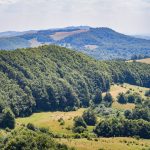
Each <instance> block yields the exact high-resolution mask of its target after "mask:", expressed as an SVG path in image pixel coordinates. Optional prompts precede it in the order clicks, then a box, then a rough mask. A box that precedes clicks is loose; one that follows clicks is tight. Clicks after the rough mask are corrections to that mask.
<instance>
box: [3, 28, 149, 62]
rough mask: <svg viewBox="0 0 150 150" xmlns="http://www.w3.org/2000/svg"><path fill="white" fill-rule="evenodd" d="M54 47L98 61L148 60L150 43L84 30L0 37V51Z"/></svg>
mask: <svg viewBox="0 0 150 150" xmlns="http://www.w3.org/2000/svg"><path fill="white" fill-rule="evenodd" d="M43 44H44V45H45V44H47V45H49V44H55V45H59V46H64V47H67V48H71V49H75V50H76V51H80V52H83V53H85V54H88V55H89V56H92V57H93V58H96V59H100V60H108V59H109V60H112V59H131V57H132V56H133V55H137V56H139V55H140V56H141V55H142V56H150V40H145V39H140V38H135V37H132V36H127V35H124V34H121V33H118V32H116V31H114V30H112V29H110V28H104V27H101V28H92V27H87V26H79V27H67V28H60V29H48V30H37V31H32V30H31V31H26V32H4V33H0V50H2V49H4V50H13V49H16V48H27V47H38V46H41V45H43Z"/></svg>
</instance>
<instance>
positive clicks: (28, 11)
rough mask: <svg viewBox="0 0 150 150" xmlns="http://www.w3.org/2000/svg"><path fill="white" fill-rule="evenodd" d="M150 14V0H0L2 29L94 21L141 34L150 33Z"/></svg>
mask: <svg viewBox="0 0 150 150" xmlns="http://www.w3.org/2000/svg"><path fill="white" fill-rule="evenodd" d="M4 4H5V5H4ZM6 4H7V5H6ZM8 4H9V5H8ZM149 18H150V0H0V20H1V24H0V30H28V29H38V28H40V29H42V28H50V27H62V26H69V25H91V26H108V27H111V28H113V29H116V30H118V31H120V32H124V33H128V34H134V33H137V34H139V33H150V28H149V26H150V19H149Z"/></svg>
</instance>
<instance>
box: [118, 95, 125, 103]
mask: <svg viewBox="0 0 150 150" xmlns="http://www.w3.org/2000/svg"><path fill="white" fill-rule="evenodd" d="M117 99H118V103H120V104H126V103H127V98H126V96H125V94H124V93H120V94H119V95H118V97H117Z"/></svg>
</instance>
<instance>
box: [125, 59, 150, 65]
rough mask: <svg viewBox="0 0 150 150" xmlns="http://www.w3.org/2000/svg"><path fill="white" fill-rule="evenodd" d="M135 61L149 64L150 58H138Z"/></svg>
mask: <svg viewBox="0 0 150 150" xmlns="http://www.w3.org/2000/svg"><path fill="white" fill-rule="evenodd" d="M128 62H133V60H129V61H128ZM136 62H141V63H146V64H150V58H145V59H139V60H136Z"/></svg>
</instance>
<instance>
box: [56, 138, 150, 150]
mask: <svg viewBox="0 0 150 150" xmlns="http://www.w3.org/2000/svg"><path fill="white" fill-rule="evenodd" d="M58 142H59V143H64V144H67V145H68V146H71V147H75V148H76V149H77V150H150V140H145V139H144V140H142V139H140V140H136V139H134V138H125V137H122V138H121V137H118V138H117V137H116V138H97V139H92V140H87V139H58Z"/></svg>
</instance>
